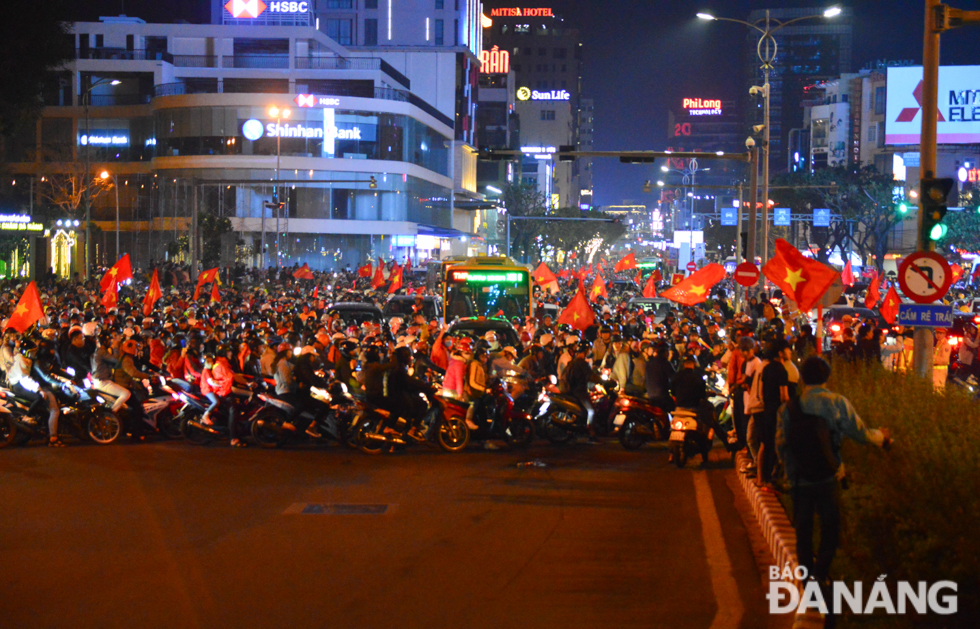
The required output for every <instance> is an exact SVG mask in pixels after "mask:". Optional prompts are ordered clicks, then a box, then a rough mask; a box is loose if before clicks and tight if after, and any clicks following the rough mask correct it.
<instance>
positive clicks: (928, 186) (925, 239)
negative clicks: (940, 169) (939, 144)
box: [919, 178, 953, 251]
mask: <svg viewBox="0 0 980 629" xmlns="http://www.w3.org/2000/svg"><path fill="white" fill-rule="evenodd" d="M952 189H953V180H952V179H950V178H945V179H923V180H922V182H921V183H920V185H919V199H920V201H921V203H922V205H921V207H922V231H921V232H920V234H921V236H922V248H923V249H926V250H929V251H931V250H932V249H933V248H934V245H935V243H936V241H939V240H942V239H943V237H945V236H946V231H947V226H946V224H945V223H943V218H945V216H946V197H947V196H949V191H950V190H952Z"/></svg>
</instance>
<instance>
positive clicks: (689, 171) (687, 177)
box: [657, 157, 711, 260]
mask: <svg viewBox="0 0 980 629" xmlns="http://www.w3.org/2000/svg"><path fill="white" fill-rule="evenodd" d="M660 170H661V171H662V172H664V173H669V172H675V173H679V174H680V175H681V176H682V177H683V179H682V180H681V182H682V184H683V185H684V187H685V188H687V190H688V192H687V196H688V198H689V199H690V203H689V204H688V205H689V206H690V214H689V216H690V218H689V219H688V221H689V222H688V242H689V246H690V248H691V260H693V259H694V188H695V183H694V178H695V175H696V174H697V172H698V170H699V169H698V160H697V159H696V158H693V157H692V158H691V159H690V161H688V163H687V168H685V169H683V170H681V169H678V168H669V167H667V166H661V167H660ZM700 170H703V171H707V170H711V168H701V169H700ZM660 183H661V182H659V181H658V182H657V185H660ZM675 229H676V226H675Z"/></svg>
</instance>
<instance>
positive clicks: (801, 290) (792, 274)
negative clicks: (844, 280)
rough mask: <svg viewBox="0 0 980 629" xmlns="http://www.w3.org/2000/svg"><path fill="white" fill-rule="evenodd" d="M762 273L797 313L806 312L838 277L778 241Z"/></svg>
mask: <svg viewBox="0 0 980 629" xmlns="http://www.w3.org/2000/svg"><path fill="white" fill-rule="evenodd" d="M762 273H763V274H764V275H765V276H766V277H768V278H769V280H770V281H771V282H772V283H773V284H775V285H776V286H778V287H779V288H781V289H783V294H784V295H786V296H787V297H789V298H790V299H792V300H793V301H795V302H796V304H797V306H798V307H799V309H800V312H810V310H811V309H812V308H813V307H814V306H815V305H816V304H817V302H818V301H819V300H820V298H821V297H823V294H824V293H826V292H827V289H828V288H830V285H831V284H833V283H834V280H835V279H837V276H838V273H837V271H835V270H834V269H832V268H830V267H829V266H827V265H825V264H823V263H821V262H817V261H816V260H810V259H809V258H806V257H804V256H803V254H802V253H800V252H799V251H797V250H796V247H794V246H793V245H791V244H789V243H788V242H786V241H785V240H783V239H782V238H777V239H776V255H775V256H774V257H773V258H772V259H771V260H769V261H768V262H766V265H765V266H764V267H762Z"/></svg>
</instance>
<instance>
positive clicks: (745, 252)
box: [742, 232, 749, 260]
mask: <svg viewBox="0 0 980 629" xmlns="http://www.w3.org/2000/svg"><path fill="white" fill-rule="evenodd" d="M742 259H743V260H748V259H749V232H742Z"/></svg>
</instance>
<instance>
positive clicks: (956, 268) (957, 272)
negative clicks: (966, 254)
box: [949, 264, 966, 286]
mask: <svg viewBox="0 0 980 629" xmlns="http://www.w3.org/2000/svg"><path fill="white" fill-rule="evenodd" d="M949 268H950V270H951V271H952V272H953V281H952V282H951V283H950V286H952V285H953V284H956V282H958V281H960V278H961V277H963V275H965V274H966V269H964V268H963V267H961V266H960V265H958V264H951V265H950V267H949Z"/></svg>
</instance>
